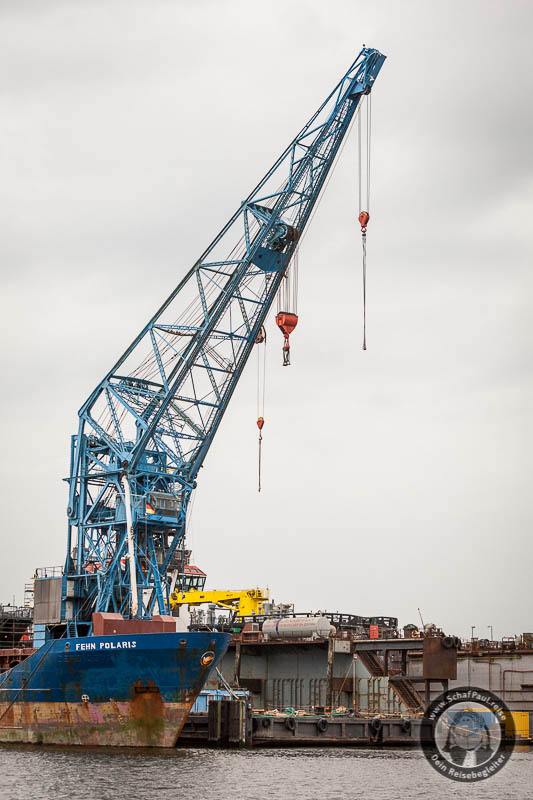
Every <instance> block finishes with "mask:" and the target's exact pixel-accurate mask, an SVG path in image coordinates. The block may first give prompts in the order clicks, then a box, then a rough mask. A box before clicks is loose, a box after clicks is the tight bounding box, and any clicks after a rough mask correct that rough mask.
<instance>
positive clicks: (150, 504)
mask: <svg viewBox="0 0 533 800" xmlns="http://www.w3.org/2000/svg"><path fill="white" fill-rule="evenodd" d="M146 513H147V514H155V513H156V508H155V502H154V498H153V497H149V498H148V499H147V501H146Z"/></svg>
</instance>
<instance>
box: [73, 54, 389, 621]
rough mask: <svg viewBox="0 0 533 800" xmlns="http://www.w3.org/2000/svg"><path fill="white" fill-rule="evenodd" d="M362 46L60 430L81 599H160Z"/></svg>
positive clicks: (366, 79) (311, 200)
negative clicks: (66, 451)
mask: <svg viewBox="0 0 533 800" xmlns="http://www.w3.org/2000/svg"><path fill="white" fill-rule="evenodd" d="M384 60H385V57H384V56H383V55H382V54H381V53H379V52H378V51H377V50H373V49H370V48H364V49H363V50H362V51H361V52H360V53H359V55H358V56H357V58H356V60H355V61H354V63H353V64H352V65H351V66H350V68H349V69H348V70H347V72H346V73H345V74H344V75H343V77H342V78H341V80H340V81H339V83H338V84H337V86H336V87H335V88H334V89H333V91H332V92H331V93H330V95H329V96H328V97H327V98H326V100H325V101H324V102H323V103H322V105H321V106H320V108H319V109H318V110H317V111H316V112H315V114H313V116H312V117H311V119H310V120H309V121H308V122H307V123H306V125H305V126H304V127H303V128H302V130H301V131H300V132H299V133H298V134H297V136H296V137H295V138H294V139H293V141H292V142H291V143H290V145H289V146H288V147H287V148H286V150H285V151H284V152H283V153H282V154H281V156H280V157H279V158H278V160H277V161H276V163H275V164H274V165H273V167H272V168H271V169H270V170H269V171H268V173H267V174H266V175H265V176H264V178H263V179H262V180H261V181H260V182H259V183H258V184H257V186H256V187H255V188H254V189H253V190H252V192H251V193H250V194H249V195H248V197H247V198H246V199H245V200H244V201H243V202H242V203H241V204H240V206H239V208H238V209H237V210H236V212H235V213H234V215H233V216H232V217H231V219H230V220H229V222H228V223H227V224H226V225H225V226H224V228H223V229H222V230H221V231H220V233H219V234H218V235H217V236H216V237H215V239H214V240H213V241H212V242H211V244H210V245H209V247H208V248H207V249H206V250H205V251H204V253H203V254H202V256H201V257H200V258H199V259H198V261H197V262H196V263H195V264H194V266H193V267H192V268H191V269H190V270H189V272H188V273H187V274H186V275H185V277H184V278H183V279H182V280H181V282H180V283H179V284H178V286H177V287H176V288H175V289H174V291H173V292H172V293H171V295H170V296H169V297H168V298H167V300H165V302H164V303H163V305H162V306H161V307H160V308H159V309H158V311H157V312H156V313H155V314H154V316H153V317H152V318H151V319H150V321H149V322H148V323H147V325H146V326H145V327H144V328H143V330H142V331H141V332H140V333H139V335H138V336H137V337H136V338H135V340H134V341H133V342H132V344H131V345H130V346H129V347H128V348H127V350H126V351H125V353H124V354H123V355H122V356H121V357H120V358H119V360H118V361H117V362H116V364H115V365H114V366H113V368H112V369H111V370H110V371H109V372H108V373H107V375H106V376H105V378H104V379H103V380H102V381H101V382H100V383H99V384H98V386H97V387H96V388H95V390H94V391H93V392H92V393H91V394H90V396H89V397H88V399H87V400H86V402H85V403H84V404H83V406H82V407H81V409H80V411H79V428H78V432H77V434H76V435H74V436H73V437H72V444H71V468H70V477H69V478H68V482H69V506H68V551H67V560H66V564H65V579H64V591H63V603H64V605H63V612H64V619H65V620H66V621H67V622H68V625H69V626H74V628H76V626H79V625H85V626H86V627H88V628H90V624H91V623H90V620H91V614H92V612H93V611H117V612H120V613H123V614H126V615H128V614H130V615H133V616H141V617H144V616H150V615H151V614H152V613H153V611H154V609H155V607H157V609H158V610H159V612H160V613H164V612H165V610H166V609H168V586H169V580H168V574H169V571H170V570H171V569H173V568H174V567H175V561H176V558H177V557H178V555H179V547H180V545H181V544H182V542H183V538H184V534H185V522H186V516H187V508H188V504H189V500H190V497H191V493H192V491H193V490H194V488H195V486H196V477H197V474H198V471H199V469H200V467H201V465H202V463H203V461H204V459H205V456H206V454H207V451H208V450H209V447H210V445H211V443H212V441H213V438H214V436H215V434H216V431H217V428H218V426H219V424H220V422H221V419H222V417H223V414H224V411H225V410H226V408H227V406H228V403H229V401H230V399H231V396H232V394H233V392H234V390H235V387H236V385H237V383H238V381H239V378H240V376H241V374H242V371H243V369H244V366H245V364H246V361H247V359H248V357H249V355H250V353H251V351H252V349H253V346H254V342H255V340H256V338H257V335H258V333H259V331H260V330H261V326H262V325H263V323H264V321H265V317H266V315H267V313H268V310H269V309H270V307H271V305H272V302H273V300H274V298H275V296H276V293H277V291H278V289H279V287H280V284H281V282H282V281H283V279H284V276H285V274H286V271H287V268H288V265H289V263H290V260H291V257H292V255H293V253H294V251H295V249H296V247H297V246H298V241H299V239H300V238H301V235H302V233H303V231H304V229H305V226H306V224H307V222H308V221H309V218H310V215H311V213H312V210H313V208H314V206H315V204H316V201H317V199H318V197H319V195H320V192H321V189H322V188H323V186H324V182H325V180H326V177H327V175H328V173H329V171H330V169H331V167H332V165H333V163H334V161H335V157H336V155H337V153H338V151H339V148H340V145H341V143H342V141H343V139H344V136H345V134H346V132H347V130H348V129H349V126H350V123H351V121H352V119H353V117H354V115H355V112H356V110H357V108H358V106H359V103H360V101H361V98H362V97H363V95H365V94H368V93H369V92H370V90H371V88H372V85H373V83H374V81H375V79H376V77H377V75H378V73H379V71H380V69H381V66H382V64H383V62H384Z"/></svg>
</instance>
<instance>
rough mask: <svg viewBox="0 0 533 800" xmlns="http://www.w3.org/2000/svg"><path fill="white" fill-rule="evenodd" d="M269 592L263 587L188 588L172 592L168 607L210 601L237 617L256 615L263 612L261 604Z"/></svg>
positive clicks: (198, 604)
mask: <svg viewBox="0 0 533 800" xmlns="http://www.w3.org/2000/svg"><path fill="white" fill-rule="evenodd" d="M268 601H269V594H268V591H265V589H257V588H256V589H233V590H232V589H221V590H218V589H211V590H208V591H199V590H197V589H190V590H189V591H187V592H178V591H176V592H172V594H171V595H170V607H171V608H172V610H173V611H174V610H176V609H178V608H180V606H201V605H203V604H204V603H211V604H213V605H216V606H218V607H219V608H224V609H225V610H226V611H232V612H233V613H234V614H235V615H236V616H237V617H248V616H252V617H253V616H256V615H257V614H262V613H263V604H264V603H268Z"/></svg>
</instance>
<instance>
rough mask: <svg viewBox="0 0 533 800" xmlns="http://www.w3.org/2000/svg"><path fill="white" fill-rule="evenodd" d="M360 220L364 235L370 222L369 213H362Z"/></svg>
mask: <svg viewBox="0 0 533 800" xmlns="http://www.w3.org/2000/svg"><path fill="white" fill-rule="evenodd" d="M358 220H359V224H360V226H361V230H362V231H363V233H364V232H365V231H366V226H367V225H368V223H369V222H370V214H369V213H368V211H361V212H360V213H359V217H358Z"/></svg>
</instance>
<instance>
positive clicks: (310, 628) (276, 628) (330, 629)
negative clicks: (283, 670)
mask: <svg viewBox="0 0 533 800" xmlns="http://www.w3.org/2000/svg"><path fill="white" fill-rule="evenodd" d="M261 630H262V632H263V633H264V634H265V635H268V636H269V637H270V638H271V639H303V638H305V639H308V638H312V637H314V638H320V639H327V638H328V637H329V636H331V635H332V634H334V633H335V627H334V626H333V625H332V624H331V622H330V621H329V619H326V618H325V617H278V618H276V619H267V620H265V622H263V627H262V629H261Z"/></svg>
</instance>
